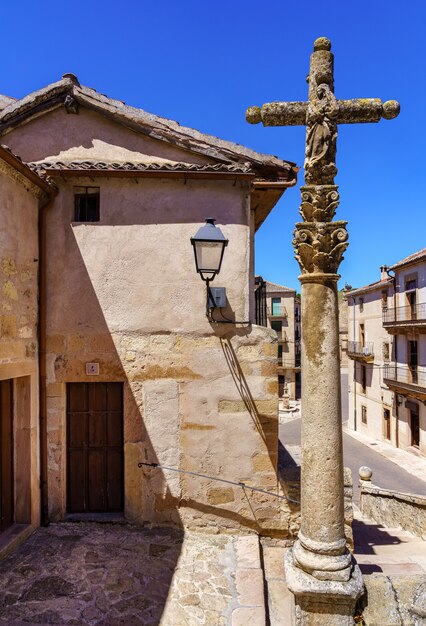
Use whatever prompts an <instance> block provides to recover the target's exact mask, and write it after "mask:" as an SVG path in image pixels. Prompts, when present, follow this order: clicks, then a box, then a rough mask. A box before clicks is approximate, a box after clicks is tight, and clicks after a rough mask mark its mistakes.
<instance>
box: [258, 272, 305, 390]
mask: <svg viewBox="0 0 426 626" xmlns="http://www.w3.org/2000/svg"><path fill="white" fill-rule="evenodd" d="M266 307H267V319H268V326H269V327H270V328H272V330H275V332H276V333H277V339H278V395H279V397H280V398H282V397H283V395H284V389H285V387H287V391H288V394H289V397H290V399H291V400H296V399H299V398H300V392H301V382H300V296H298V295H297V293H296V291H295V290H294V289H290V288H289V287H284V286H283V285H277V284H276V283H271V282H269V281H266Z"/></svg>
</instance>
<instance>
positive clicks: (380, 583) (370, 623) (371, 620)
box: [362, 574, 402, 626]
mask: <svg viewBox="0 0 426 626" xmlns="http://www.w3.org/2000/svg"><path fill="white" fill-rule="evenodd" d="M364 583H365V586H366V597H365V600H364V601H365V602H367V605H366V607H365V608H364V609H363V612H362V615H363V618H364V621H365V625H366V626H384V624H386V626H402V621H401V614H400V611H399V607H398V603H397V599H396V595H395V590H394V588H393V586H392V583H391V581H390V579H389V578H388V577H387V576H380V575H379V574H378V575H377V576H375V575H372V576H366V577H365V578H364Z"/></svg>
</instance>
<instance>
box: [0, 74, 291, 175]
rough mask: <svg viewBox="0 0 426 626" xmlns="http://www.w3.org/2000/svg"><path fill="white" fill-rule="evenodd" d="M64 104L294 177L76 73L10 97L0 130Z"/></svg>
mask: <svg viewBox="0 0 426 626" xmlns="http://www.w3.org/2000/svg"><path fill="white" fill-rule="evenodd" d="M66 100H67V102H66ZM64 105H65V106H68V107H74V108H75V107H79V106H81V107H85V108H88V109H91V110H94V111H97V112H98V113H100V114H102V115H104V116H106V117H108V118H110V119H113V120H114V121H116V122H117V123H120V124H122V125H124V126H126V127H127V128H131V129H132V130H135V131H136V132H140V133H143V134H145V135H148V136H149V137H152V138H153V139H157V140H160V141H165V142H168V143H171V144H172V145H174V146H177V147H181V148H182V149H184V150H189V151H190V152H193V153H198V154H202V155H204V156H207V157H209V158H211V159H214V160H217V161H219V162H222V163H228V164H229V163H239V164H241V163H242V164H246V163H247V162H249V163H250V166H251V167H252V168H253V169H254V170H255V171H256V173H257V174H258V175H261V176H262V177H264V178H265V179H268V180H277V179H279V180H283V181H294V180H295V178H296V173H297V169H298V168H296V167H295V164H294V163H292V162H290V161H284V160H282V159H279V158H278V157H275V156H272V155H269V154H261V153H259V152H256V151H254V150H250V149H249V148H246V147H244V146H241V145H239V144H236V143H233V142H231V141H225V140H223V139H219V138H217V137H214V136H212V135H207V134H204V133H201V132H199V131H198V130H195V129H192V128H187V127H185V126H181V125H180V124H179V123H178V122H175V121H173V120H169V119H166V118H164V117H159V116H157V115H153V114H151V113H147V112H146V111H143V110H142V109H138V108H135V107H130V106H127V105H126V104H125V103H124V102H121V101H120V100H114V99H112V98H108V97H107V96H104V95H102V94H99V93H98V92H97V91H95V90H94V89H91V88H89V87H85V86H83V85H80V83H79V81H78V79H77V77H76V76H74V75H72V74H64V76H63V78H62V80H60V81H58V82H56V83H52V84H51V85H48V86H47V87H44V88H43V89H40V90H38V91H35V92H33V93H31V94H29V95H27V96H25V97H24V98H22V99H20V100H16V101H13V102H11V103H10V104H9V105H8V106H6V107H5V108H4V109H3V110H2V111H0V134H2V133H4V132H6V131H7V130H8V129H9V128H13V127H15V126H18V125H20V124H22V123H24V122H25V121H27V120H28V119H30V118H32V117H34V116H36V115H37V116H39V115H41V114H43V113H44V112H48V111H50V110H53V109H55V108H58V107H60V106H64Z"/></svg>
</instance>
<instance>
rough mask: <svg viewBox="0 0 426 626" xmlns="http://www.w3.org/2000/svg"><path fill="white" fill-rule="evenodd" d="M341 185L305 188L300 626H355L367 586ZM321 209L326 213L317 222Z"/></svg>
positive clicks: (294, 582)
mask: <svg viewBox="0 0 426 626" xmlns="http://www.w3.org/2000/svg"><path fill="white" fill-rule="evenodd" d="M338 199H339V196H338V193H337V187H336V186H335V185H318V186H314V185H307V186H306V187H303V188H302V200H303V202H302V208H301V213H302V215H303V216H309V218H310V221H305V222H300V223H298V224H296V231H295V239H294V244H295V248H296V258H297V259H298V261H299V264H300V267H301V269H302V275H301V276H300V281H301V283H302V478H301V502H302V511H301V513H302V522H301V528H300V532H299V536H298V539H297V541H296V543H295V545H294V547H293V549H292V550H291V551H289V552H288V553H287V556H286V575H287V582H288V585H289V588H290V590H291V591H292V592H293V594H294V595H295V604H296V611H295V620H296V621H295V623H296V624H297V626H343V625H345V626H346V625H347V626H349V625H351V626H352V625H353V614H354V609H355V602H356V600H357V599H358V597H359V596H360V594H361V593H362V590H363V583H362V577H361V573H360V571H359V568H358V566H357V565H356V563H355V562H354V561H353V559H352V556H351V554H350V553H349V551H348V549H347V548H346V539H345V531H344V492H343V450H342V416H341V390H340V355H339V321H338V299H337V281H338V279H339V275H338V274H337V269H338V266H339V264H340V261H341V259H342V257H343V252H344V250H345V249H346V247H347V232H346V222H342V221H335V222H333V221H331V219H332V217H333V215H334V210H335V208H336V207H337V204H338ZM313 206H315V207H316V209H317V210H318V209H319V208H321V207H322V211H321V218H322V219H323V220H324V219H327V218H328V221H314V220H313V219H312V216H313V212H312V211H311V210H310V208H312V207H313Z"/></svg>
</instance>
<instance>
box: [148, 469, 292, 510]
mask: <svg viewBox="0 0 426 626" xmlns="http://www.w3.org/2000/svg"><path fill="white" fill-rule="evenodd" d="M143 465H146V466H147V467H153V468H158V469H163V470H168V471H170V472H177V473H179V474H190V475H191V476H199V477H200V478H208V479H209V480H216V481H217V482H220V483H227V484H228V485H236V486H237V487H242V489H250V490H251V491H258V492H259V493H266V494H267V495H268V496H274V497H275V498H280V499H281V500H287V501H288V502H293V503H294V504H300V500H293V499H292V498H288V497H287V496H281V495H280V494H278V493H271V492H270V491H266V490H265V489H259V487H251V486H250V485H246V483H243V482H234V481H233V480H226V479H225V478H217V477H216V476H207V474H199V473H198V472H190V471H189V470H181V469H177V468H176V467H166V466H165V465H160V464H159V463H143V462H142V461H141V462H140V463H138V467H142V466H143Z"/></svg>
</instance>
